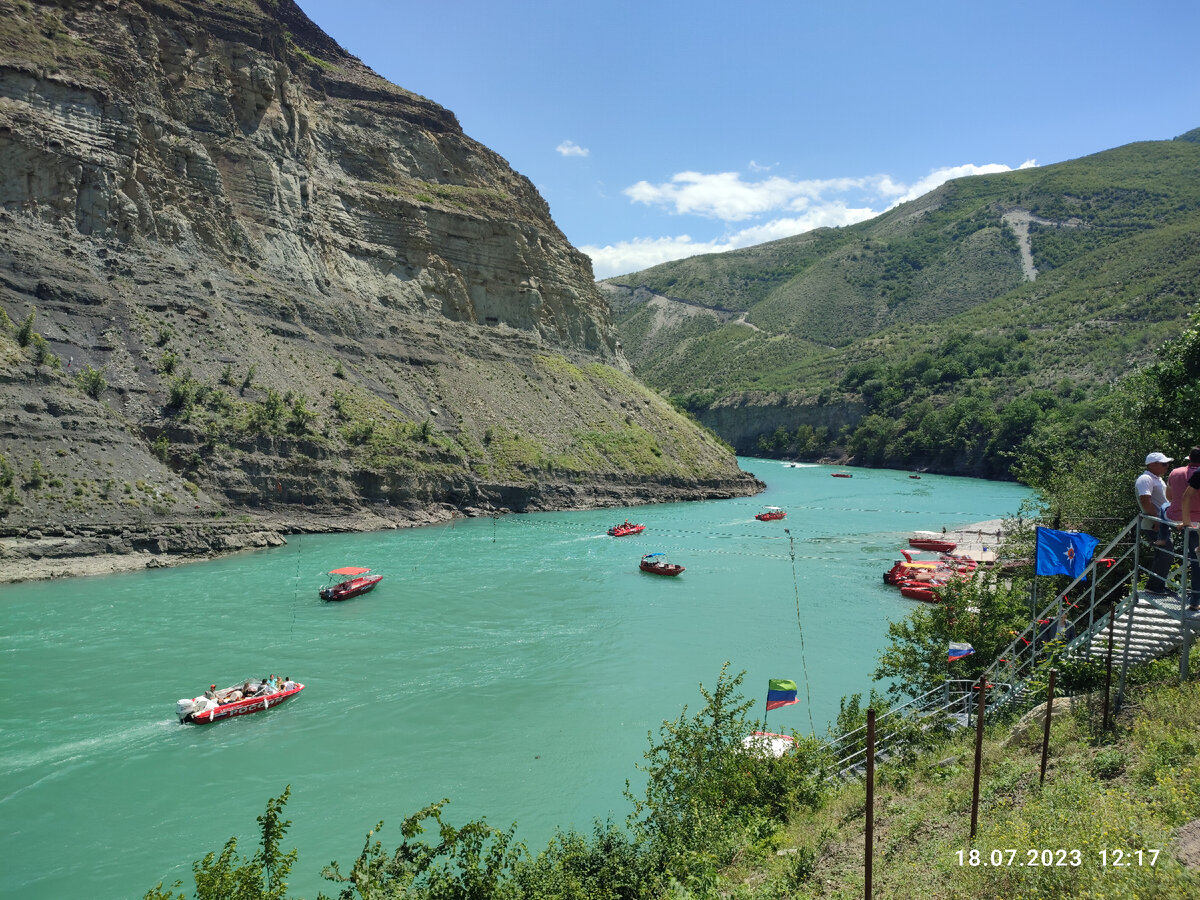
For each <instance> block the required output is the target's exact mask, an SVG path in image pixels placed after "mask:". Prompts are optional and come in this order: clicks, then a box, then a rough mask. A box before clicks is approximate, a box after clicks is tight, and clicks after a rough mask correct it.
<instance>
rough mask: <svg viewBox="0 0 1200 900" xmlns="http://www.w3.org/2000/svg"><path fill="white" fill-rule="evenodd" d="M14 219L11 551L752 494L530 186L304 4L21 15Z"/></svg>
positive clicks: (0, 304) (5, 173)
mask: <svg viewBox="0 0 1200 900" xmlns="http://www.w3.org/2000/svg"><path fill="white" fill-rule="evenodd" d="M0 226H2V227H0V311H2V312H3V313H6V316H5V317H4V319H3V321H2V322H0V325H2V326H3V327H0V435H2V436H3V441H2V443H0V517H2V522H3V523H4V528H5V529H6V531H7V534H8V536H9V537H11V536H13V535H15V534H21V533H24V532H25V531H27V530H28V529H29V528H35V529H38V530H40V531H41V532H42V533H53V532H55V531H57V532H61V533H69V532H71V531H72V529H77V528H82V527H85V526H86V527H91V528H92V529H93V530H95V529H97V528H99V529H101V532H102V533H103V529H105V528H109V529H110V530H111V529H116V528H120V529H125V530H127V529H128V527H129V526H130V525H132V526H133V527H134V528H135V531H136V530H139V529H140V531H138V533H141V534H148V533H149V532H150V531H151V530H153V529H155V528H160V529H161V527H162V526H163V525H164V524H169V523H175V524H178V523H180V522H182V521H184V520H186V521H188V522H189V523H194V522H195V521H201V522H204V523H206V525H207V526H211V524H212V522H213V521H216V522H218V523H219V521H220V520H221V519H222V518H227V517H230V516H236V517H244V516H247V515H250V516H257V515H260V514H270V515H271V516H273V517H274V519H275V520H276V522H277V523H283V524H284V526H285V527H286V526H287V524H288V523H291V525H292V526H293V527H322V528H325V527H339V526H338V524H337V523H339V522H340V523H342V524H343V525H346V524H348V523H353V522H361V521H363V520H364V517H366V518H367V519H369V520H370V521H371V522H373V523H377V520H380V519H382V520H389V521H390V520H422V519H425V518H428V517H430V516H433V517H436V516H439V515H445V514H448V513H450V512H452V511H455V510H461V511H467V512H472V511H480V510H502V509H528V508H556V507H557V508H561V507H569V506H586V505H594V504H616V503H626V502H645V501H651V500H660V499H683V498H692V497H697V498H698V497H712V496H728V495H733V494H740V493H747V492H751V491H753V490H755V489H756V487H757V483H756V482H755V481H754V480H753V479H752V478H749V477H747V476H745V475H744V474H743V473H741V472H740V471H739V470H738V469H737V467H736V464H735V461H734V460H733V457H732V455H731V454H730V452H729V450H728V448H727V447H724V446H723V445H721V444H720V442H719V441H716V440H714V439H713V438H712V436H711V435H709V434H708V433H707V432H706V431H704V430H703V429H702V428H699V427H697V426H696V425H695V424H694V423H692V422H691V421H690V420H688V419H686V418H684V417H681V416H679V415H677V414H676V413H675V412H674V410H673V409H672V408H671V407H670V406H669V405H668V404H667V403H665V402H664V401H663V400H662V399H661V398H660V397H659V396H658V395H657V394H655V393H652V392H650V391H648V390H647V389H645V388H644V387H642V386H641V385H640V384H639V383H638V382H636V381H635V380H634V379H632V378H631V377H630V376H629V374H628V366H627V365H626V363H625V361H624V359H623V357H622V355H621V353H620V350H619V347H618V345H617V342H616V340H615V337H614V330H613V328H612V326H611V324H610V321H609V313H608V307H607V305H606V303H605V301H604V299H603V298H602V297H601V295H600V294H599V292H598V291H597V289H596V287H595V285H594V283H593V279H592V272H591V266H590V263H589V261H588V259H587V258H586V257H585V256H583V255H582V254H581V253H579V252H578V251H577V250H575V249H574V248H573V247H572V246H571V245H570V244H569V242H568V241H567V240H566V238H565V237H564V236H563V234H562V233H561V232H560V231H559V230H558V228H557V227H556V226H555V224H554V222H553V220H552V219H551V217H550V213H549V209H548V207H547V204H546V203H545V201H544V200H543V199H542V198H541V197H540V196H539V195H538V194H537V192H536V191H535V189H534V188H533V186H532V184H531V183H530V182H529V181H528V180H527V179H526V178H524V177H523V176H521V175H519V174H517V173H516V172H514V171H513V170H512V169H511V168H510V167H509V166H508V165H507V163H505V161H504V160H503V159H501V158H500V157H499V156H497V155H496V154H495V153H493V152H491V151H490V150H488V149H487V148H486V147H483V146H481V145H480V144H478V143H476V142H475V141H473V140H471V139H470V138H469V137H467V136H466V135H464V134H463V132H462V130H461V128H460V127H459V124H458V122H457V121H456V119H455V117H454V115H453V114H452V113H450V112H449V111H447V110H445V109H442V108H441V107H439V106H437V105H436V104H435V103H432V102H430V101H429V100H426V99H424V98H422V97H419V96H416V95H413V94H411V93H409V92H407V91H405V90H403V89H402V88H399V87H397V86H395V85H392V84H390V83H388V82H386V81H385V80H383V79H382V78H380V77H378V76H377V75H375V74H374V73H373V72H371V71H370V70H369V69H367V68H366V67H365V66H364V65H362V64H361V63H360V62H359V61H358V60H356V59H355V58H353V57H351V56H349V55H348V54H347V53H345V51H343V50H342V49H341V48H340V47H338V45H337V44H336V43H335V42H333V41H332V40H331V39H330V38H329V37H328V36H326V35H325V34H324V33H322V32H321V31H320V30H319V29H318V28H316V26H315V25H313V23H312V22H311V21H310V20H309V19H308V18H307V17H306V16H305V15H304V13H303V12H302V10H301V9H300V8H299V7H298V6H296V4H295V3H293V2H292V0H204V2H201V0H157V2H156V0H97V2H57V3H54V2H23V0H0ZM313 523H317V524H313ZM243 524H244V523H243ZM189 527H191V525H190V524H189ZM47 530H48V531H47ZM233 530H234V531H238V530H239V529H233ZM241 530H245V529H244V528H241ZM135 537H136V535H135Z"/></svg>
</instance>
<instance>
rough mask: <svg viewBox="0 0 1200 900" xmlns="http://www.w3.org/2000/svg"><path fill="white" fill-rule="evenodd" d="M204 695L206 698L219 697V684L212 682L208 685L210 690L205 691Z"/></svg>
mask: <svg viewBox="0 0 1200 900" xmlns="http://www.w3.org/2000/svg"><path fill="white" fill-rule="evenodd" d="M204 696H205V697H206V698H208V699H209V700H216V699H217V686H216V685H215V684H210V685H209V686H208V690H207V691H205V692H204Z"/></svg>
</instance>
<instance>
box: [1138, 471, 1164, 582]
mask: <svg viewBox="0 0 1200 900" xmlns="http://www.w3.org/2000/svg"><path fill="white" fill-rule="evenodd" d="M1170 470H1171V457H1169V456H1167V455H1166V454H1164V453H1159V452H1158V451H1155V452H1154V453H1150V454H1147V456H1146V471H1144V472H1143V473H1142V474H1141V475H1139V476H1138V477H1137V480H1136V481H1135V482H1134V483H1133V493H1134V496H1136V497H1137V502H1138V505H1139V506H1140V507H1141V511H1142V513H1143V514H1144V515H1145V516H1147V517H1153V518H1143V519H1142V527H1141V529H1140V532H1141V535H1142V537H1144V538H1146V540H1147V541H1149V542H1150V544H1151V546H1152V548H1153V558H1152V561H1151V564H1150V577H1149V578H1147V579H1146V590H1147V591H1149V592H1150V593H1152V594H1161V593H1162V592H1163V591H1164V590H1166V581H1165V579H1166V575H1167V572H1169V571H1170V570H1171V555H1170V553H1169V552H1168V548H1170V546H1171V528H1170V526H1168V525H1166V524H1163V523H1161V522H1156V521H1154V519H1160V518H1162V517H1163V516H1164V515H1165V513H1164V511H1163V510H1164V508H1165V507H1166V505H1167V483H1166V482H1165V481H1163V476H1164V475H1166V474H1167V472H1169V471H1170Z"/></svg>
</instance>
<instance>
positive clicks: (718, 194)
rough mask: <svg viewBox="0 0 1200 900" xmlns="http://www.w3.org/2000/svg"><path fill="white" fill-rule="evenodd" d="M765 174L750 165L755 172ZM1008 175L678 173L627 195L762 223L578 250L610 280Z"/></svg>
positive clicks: (995, 168)
mask: <svg viewBox="0 0 1200 900" xmlns="http://www.w3.org/2000/svg"><path fill="white" fill-rule="evenodd" d="M1036 165H1037V162H1036V161H1035V160H1026V161H1025V162H1024V163H1022V164H1021V166H1020V168H1022V169H1027V168H1031V167H1033V166H1036ZM762 168H763V167H761V166H757V165H755V164H753V163H752V164H751V169H752V170H753V171H761V170H762ZM1008 171H1011V167H1010V166H1006V165H1002V164H999V163H989V164H986V165H976V164H974V163H967V164H964V165H960V166H945V167H943V168H940V169H935V170H934V171H932V172H930V173H929V174H928V175H926V176H925V177H923V178H920V179H918V180H917V181H915V182H913V183H911V184H906V183H904V182H901V181H897V180H896V179H894V178H892V177H891V176H889V175H868V176H861V177H854V178H828V179H809V180H799V181H793V180H790V179H787V178H780V177H778V176H776V177H771V178H763V179H760V180H758V181H746V180H743V178H742V176H741V174H739V173H737V172H717V173H711V174H706V173H702V172H680V173H678V174H677V175H674V176H673V177H672V178H671V180H670V181H667V182H663V183H660V184H651V183H650V182H649V181H639V182H638V183H637V184H634V185H631V186H630V187H628V188H626V189H625V190H624V191H623V192H622V193H624V194H625V196H627V197H629V199H630V200H631V201H632V202H634V203H641V204H645V205H647V206H656V207H660V208H662V209H665V210H666V211H667V212H668V213H669V214H672V215H693V216H701V217H703V218H706V219H717V220H719V221H722V222H727V223H735V222H737V223H740V222H747V221H748V220H754V219H763V221H761V222H759V223H757V224H752V225H747V226H746V227H743V228H741V229H740V230H738V231H735V232H731V233H730V232H727V233H726V234H724V235H722V236H720V237H717V238H713V239H711V240H707V241H705V240H696V239H694V238H692V237H691V236H690V235H688V234H683V235H678V236H675V237H658V238H634V239H633V240H629V241H620V242H618V243H615V244H608V245H606V246H603V247H597V246H585V247H581V248H580V249H581V250H582V251H583V252H584V253H586V254H587V255H588V256H590V257H591V258H592V267H593V270H594V271H595V274H596V277H597V278H609V277H612V276H613V275H621V274H625V273H629V272H637V271H640V270H642V269H646V268H649V267H650V266H655V265H658V264H659V263H664V262H669V261H671V260H673V259H683V258H685V257H688V256H696V255H698V254H701V253H724V252H726V251H728V250H737V249H740V248H742V247H751V246H753V245H755V244H761V243H764V242H766V241H773V240H778V239H779V238H784V237H789V236H791V235H795V234H803V233H804V232H806V231H812V230H813V229H814V228H830V227H834V228H836V227H841V226H844V225H853V224H854V223H856V222H863V221H866V220H867V219H871V218H874V217H875V216H877V215H880V214H881V213H883V212H886V211H887V210H889V209H892V208H893V207H895V206H898V205H899V204H901V203H905V202H907V201H909V200H914V199H916V198H917V197H920V196H922V195H923V194H927V193H929V191H932V190H933V189H934V188H936V187H938V186H940V185H942V184H944V183H945V182H947V181H949V180H950V179H952V178H964V177H966V176H968V175H985V174H992V173H996V172H1008Z"/></svg>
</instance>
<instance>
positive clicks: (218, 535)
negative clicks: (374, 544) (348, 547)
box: [0, 506, 461, 584]
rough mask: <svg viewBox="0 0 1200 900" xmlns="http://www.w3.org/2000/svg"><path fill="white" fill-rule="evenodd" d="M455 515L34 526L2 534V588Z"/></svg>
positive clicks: (437, 511)
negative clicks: (304, 536)
mask: <svg viewBox="0 0 1200 900" xmlns="http://www.w3.org/2000/svg"><path fill="white" fill-rule="evenodd" d="M455 515H456V513H455V511H454V510H453V509H451V508H449V507H443V506H432V507H429V508H427V509H424V510H420V511H413V510H395V509H391V508H383V509H381V510H380V512H378V513H376V512H371V511H365V510H359V511H356V512H354V513H349V514H346V515H338V516H331V515H320V514H303V513H302V514H299V515H297V514H294V513H289V514H288V515H282V516H281V515H272V514H266V515H260V516H250V515H244V516H242V517H240V518H239V520H238V521H232V522H231V521H221V520H214V521H204V522H175V523H169V524H162V525H152V526H143V527H137V526H131V525H128V524H117V525H112V524H88V525H82V526H75V527H66V526H60V527H44V528H40V529H39V528H30V529H25V530H22V531H21V532H20V533H12V534H9V535H5V536H0V584H14V583H18V582H23V581H43V580H47V579H53V578H78V577H84V576H89V575H112V574H114V573H117V572H134V571H138V570H141V569H155V568H166V567H170V566H180V565H187V564H189V563H195V562H203V561H205V560H210V559H216V558H218V557H222V556H231V555H233V554H236V553H244V552H248V551H251V550H264V549H267V548H270V547H282V546H284V545H285V544H287V536H288V535H296V534H330V533H343V532H365V531H382V530H386V529H392V528H411V527H415V526H418V525H435V524H437V523H439V522H447V521H449V520H450V519H452V518H454V516H455ZM460 515H461V514H460Z"/></svg>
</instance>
